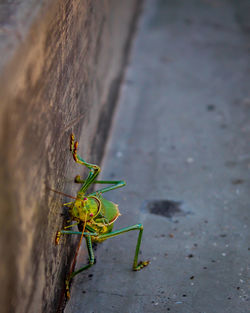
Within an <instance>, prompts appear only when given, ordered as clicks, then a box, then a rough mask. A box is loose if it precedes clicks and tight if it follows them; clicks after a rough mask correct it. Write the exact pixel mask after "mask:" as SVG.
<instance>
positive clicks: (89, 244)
mask: <svg viewBox="0 0 250 313" xmlns="http://www.w3.org/2000/svg"><path fill="white" fill-rule="evenodd" d="M80 234H82V233H81V232H80ZM85 239H86V245H87V248H88V254H89V264H87V265H85V266H83V267H81V268H80V269H79V270H77V271H74V272H72V273H71V274H70V275H69V276H68V278H67V279H66V282H65V284H66V293H67V297H68V298H70V292H69V282H70V280H71V279H72V278H73V277H74V276H76V275H77V274H79V273H81V272H82V271H85V270H86V269H88V268H89V267H91V266H92V265H93V264H94V263H95V257H94V252H93V248H92V241H91V236H90V235H86V237H85Z"/></svg>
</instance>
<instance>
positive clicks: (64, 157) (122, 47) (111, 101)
mask: <svg viewBox="0 0 250 313" xmlns="http://www.w3.org/2000/svg"><path fill="white" fill-rule="evenodd" d="M138 3H139V2H138V1H137V0H129V1H125V2H117V1H116V0H107V1H89V0H54V1H48V0H42V1H37V0H30V1H18V0H14V1H1V3H0V55H1V60H0V96H1V103H0V125H1V127H0V144H1V152H0V203H1V212H0V229H1V230H0V232H1V236H0V255H1V258H0V281H1V293H0V308H1V309H0V310H1V313H6V312H8V313H9V312H11V313H14V312H18V313H19V312H20V313H34V312H36V313H39V312H43V313H44V312H46V313H49V312H55V310H56V308H55V307H57V306H58V302H59V298H60V295H61V292H62V289H63V282H64V281H65V277H66V274H67V272H68V268H69V266H70V260H71V259H70V254H73V253H74V246H75V244H76V240H75V238H70V237H69V238H68V239H67V240H66V239H65V240H64V241H62V244H61V245H59V246H57V247H56V246H55V241H54V239H55V234H56V231H57V230H59V229H61V228H62V225H63V223H64V222H65V217H64V216H62V213H63V209H62V203H63V202H66V198H63V197H62V196H59V195H58V194H55V193H53V192H51V191H49V189H47V187H48V186H49V187H52V188H54V189H56V190H58V191H61V192H65V193H68V194H73V195H74V194H75V192H76V190H77V189H74V188H75V187H76V186H74V184H73V177H74V175H76V173H80V174H82V173H81V172H82V171H83V169H82V168H79V167H77V166H76V165H75V163H74V162H73V159H72V156H71V155H70V152H69V136H70V134H71V132H72V131H73V132H74V133H75V134H76V136H77V138H78V139H79V140H80V146H81V147H82V152H83V154H84V156H85V157H86V158H89V156H90V155H91V159H92V161H94V162H100V160H101V158H102V154H103V149H104V146H105V141H106V138H107V131H108V129H109V125H110V120H111V116H112V110H113V108H114V105H115V100H116V97H117V94H118V93H117V91H118V86H119V82H120V80H121V76H122V72H123V68H124V63H125V60H126V52H127V45H128V43H129V41H130V38H131V28H132V27H131V26H132V25H133V21H134V18H135V15H136V11H137V5H138Z"/></svg>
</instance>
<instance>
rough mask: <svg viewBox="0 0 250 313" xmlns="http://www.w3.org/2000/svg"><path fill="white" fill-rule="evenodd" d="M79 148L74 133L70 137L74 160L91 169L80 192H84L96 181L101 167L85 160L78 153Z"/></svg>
mask: <svg viewBox="0 0 250 313" xmlns="http://www.w3.org/2000/svg"><path fill="white" fill-rule="evenodd" d="M77 148H78V141H75V136H74V135H73V134H72V135H71V138H70V151H71V152H72V154H73V158H74V160H75V161H76V162H77V163H79V164H81V165H84V166H86V167H87V168H89V169H90V172H89V174H88V177H87V179H86V180H85V181H84V184H83V186H82V187H81V189H80V190H79V193H80V194H84V193H85V191H86V190H87V189H88V187H89V186H90V185H91V184H92V183H93V182H94V181H95V179H96V177H97V176H98V174H99V173H100V171H101V169H100V167H99V166H98V165H95V164H91V163H88V162H86V161H85V160H83V159H82V158H81V157H80V156H79V155H78V154H77Z"/></svg>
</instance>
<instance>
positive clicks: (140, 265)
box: [98, 224, 149, 271]
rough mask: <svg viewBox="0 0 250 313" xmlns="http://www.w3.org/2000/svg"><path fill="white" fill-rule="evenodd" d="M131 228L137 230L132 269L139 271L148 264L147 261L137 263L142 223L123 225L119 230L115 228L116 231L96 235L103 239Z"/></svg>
mask: <svg viewBox="0 0 250 313" xmlns="http://www.w3.org/2000/svg"><path fill="white" fill-rule="evenodd" d="M131 230H139V234H138V238H137V243H136V248H135V255H134V262H133V270H134V271H139V270H141V269H142V268H144V267H145V266H147V265H148V264H149V261H141V262H139V263H138V255H139V251H140V246H141V239H142V233H143V225H142V224H136V225H134V226H130V227H125V228H122V229H120V230H116V231H113V232H111V233H108V234H104V235H100V236H98V240H105V239H108V238H111V237H115V236H118V235H121V234H123V233H127V232H129V231H131Z"/></svg>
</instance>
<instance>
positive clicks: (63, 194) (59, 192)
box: [48, 187, 78, 200]
mask: <svg viewBox="0 0 250 313" xmlns="http://www.w3.org/2000/svg"><path fill="white" fill-rule="evenodd" d="M48 189H49V190H51V191H53V192H55V193H58V194H59V195H62V196H65V197H68V198H71V199H74V200H77V199H78V198H76V197H73V196H71V195H68V194H66V193H63V192H61V191H57V190H55V189H52V188H50V187H48Z"/></svg>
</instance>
